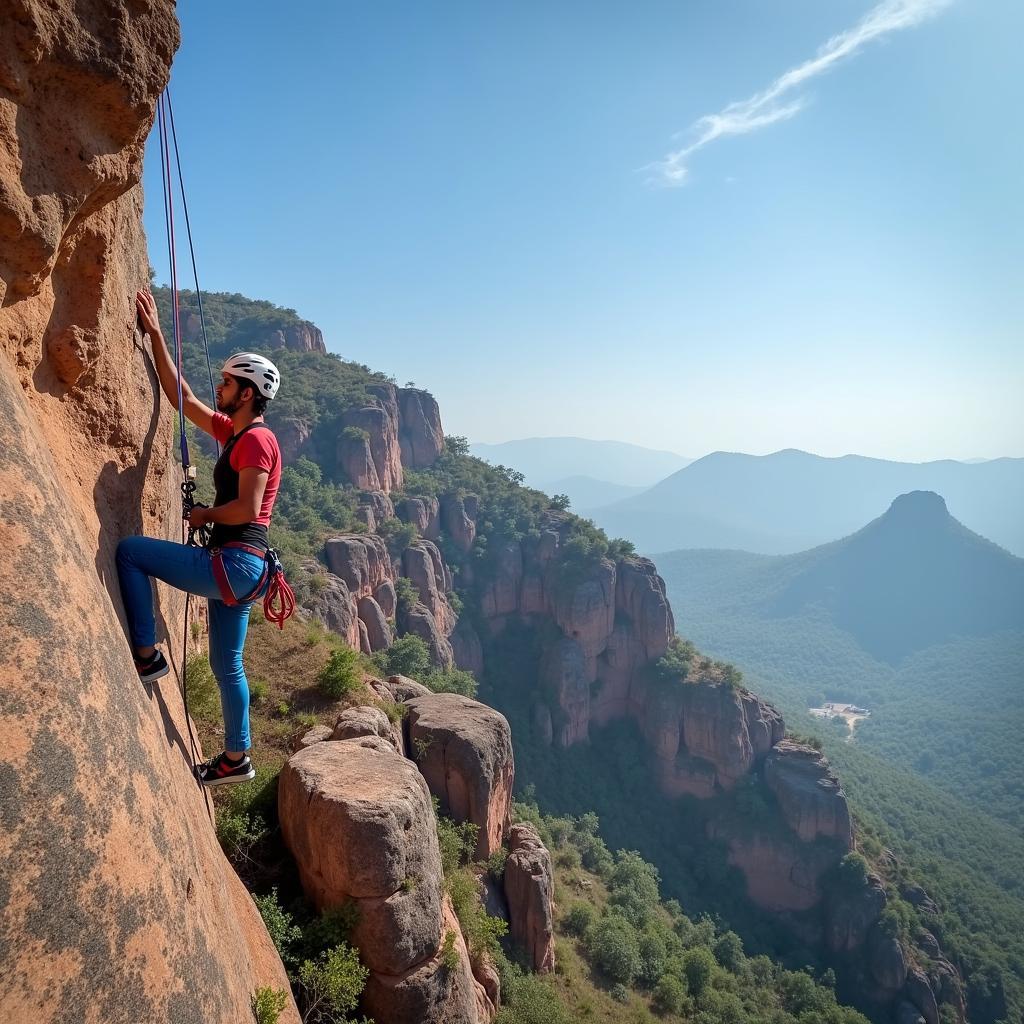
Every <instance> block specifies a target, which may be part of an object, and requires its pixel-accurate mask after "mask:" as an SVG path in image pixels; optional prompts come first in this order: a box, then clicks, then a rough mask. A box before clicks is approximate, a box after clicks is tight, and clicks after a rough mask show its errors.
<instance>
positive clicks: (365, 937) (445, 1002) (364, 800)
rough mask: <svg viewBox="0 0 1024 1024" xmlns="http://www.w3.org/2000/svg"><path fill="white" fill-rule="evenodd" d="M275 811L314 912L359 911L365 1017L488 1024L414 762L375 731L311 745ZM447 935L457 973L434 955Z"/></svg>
mask: <svg viewBox="0 0 1024 1024" xmlns="http://www.w3.org/2000/svg"><path fill="white" fill-rule="evenodd" d="M278 808H279V813H280V819H281V829H282V833H283V835H284V839H285V842H286V843H287V844H288V847H289V849H290V850H291V851H292V854H293V855H294V857H295V861H296V864H297V865H298V869H299V876H300V878H301V880H302V885H303V889H304V890H305V892H306V895H307V897H308V898H309V899H310V900H311V901H312V902H313V903H314V904H315V905H316V906H317V907H318V908H320V909H327V908H333V907H339V906H342V905H345V904H349V903H354V904H355V905H356V908H357V910H358V920H357V924H356V925H355V927H354V929H353V933H352V939H353V941H354V942H355V944H356V945H357V946H358V947H359V951H360V957H361V959H362V961H363V963H364V964H365V965H366V966H367V967H368V968H369V970H370V977H369V979H368V982H367V985H366V990H365V992H364V994H363V1005H364V1007H365V1009H366V1010H367V1012H368V1013H370V1014H372V1015H373V1016H374V1018H375V1019H377V1020H381V1021H386V1020H415V1021H423V1022H426V1024H446V1022H448V1021H458V1022H464V1024H478V1022H480V1021H481V1019H487V1018H481V1015H480V1011H479V1006H481V1005H486V1003H487V999H486V994H485V993H484V992H483V991H482V989H481V988H480V986H479V985H478V983H477V982H476V981H475V979H474V978H473V975H472V971H471V969H470V965H469V958H468V955H466V954H465V945H464V942H463V944H462V947H461V949H460V948H459V945H458V943H459V941H460V940H461V939H462V936H461V932H460V931H459V927H458V922H457V920H456V919H455V918H454V915H453V914H452V912H451V908H450V905H449V904H448V901H447V899H446V898H445V897H444V896H443V893H442V887H441V855H440V852H439V849H438V845H437V832H436V829H435V826H434V813H433V808H432V806H431V803H430V793H429V792H428V790H427V786H426V783H425V782H424V781H423V778H422V777H421V776H420V774H419V773H418V772H417V771H416V768H415V766H414V765H413V763H412V762H411V761H408V760H406V759H405V758H403V757H400V756H398V755H397V754H396V752H395V750H394V748H393V747H392V746H390V745H389V744H388V743H387V742H386V741H385V740H383V739H381V738H379V736H377V735H371V736H364V737H362V738H359V739H345V740H338V741H332V742H327V743H315V744H314V745H313V746H310V747H308V748H306V749H305V750H301V751H299V752H298V753H296V754H294V755H293V756H292V758H291V759H290V760H289V761H288V763H287V764H286V765H285V767H284V769H283V771H282V773H281V780H280V784H279V788H278ZM449 932H451V933H452V941H454V942H455V945H456V949H457V950H458V952H459V957H458V964H457V966H456V968H455V969H454V970H449V969H448V968H447V967H445V966H444V964H443V963H442V959H441V951H442V947H443V943H444V941H445V936H446V935H447V934H448V933H449Z"/></svg>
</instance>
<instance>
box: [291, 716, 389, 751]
mask: <svg viewBox="0 0 1024 1024" xmlns="http://www.w3.org/2000/svg"><path fill="white" fill-rule="evenodd" d="M318 728H320V729H323V728H324V726H319V727H318ZM308 735H309V734H308V733H307V736H308ZM363 736H377V737H378V738H380V739H382V740H384V742H385V743H388V744H390V746H392V747H393V748H394V751H395V753H396V754H404V753H405V744H404V742H403V739H402V730H401V729H399V728H398V726H397V725H395V723H394V722H392V721H391V719H389V718H388V716H387V715H385V714H384V712H383V711H381V709H380V708H378V707H374V706H373V705H371V704H360V705H358V706H357V707H354V708H346V709H345V710H344V711H342V713H341V714H340V715H339V716H338V718H337V720H336V721H335V723H334V728H333V729H329V730H328V736H327V737H326V738H328V739H332V740H354V739H359V738H361V737H363ZM309 745H310V744H308V743H307V744H306V746H309Z"/></svg>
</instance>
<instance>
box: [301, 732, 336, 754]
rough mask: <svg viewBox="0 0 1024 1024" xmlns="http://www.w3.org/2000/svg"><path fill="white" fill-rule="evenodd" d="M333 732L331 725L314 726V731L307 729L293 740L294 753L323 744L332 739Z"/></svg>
mask: <svg viewBox="0 0 1024 1024" xmlns="http://www.w3.org/2000/svg"><path fill="white" fill-rule="evenodd" d="M333 732H334V730H333V729H332V728H331V727H330V726H329V725H314V726H313V728H312V729H307V730H306V731H305V732H304V733H302V734H301V735H299V736H296V737H295V738H294V739H293V740H292V753H293V754H294V753H295V752H296V751H299V750H305V749H306V747H311V746H313V744H314V743H323V742H324V740H329V739H331V734H332V733H333Z"/></svg>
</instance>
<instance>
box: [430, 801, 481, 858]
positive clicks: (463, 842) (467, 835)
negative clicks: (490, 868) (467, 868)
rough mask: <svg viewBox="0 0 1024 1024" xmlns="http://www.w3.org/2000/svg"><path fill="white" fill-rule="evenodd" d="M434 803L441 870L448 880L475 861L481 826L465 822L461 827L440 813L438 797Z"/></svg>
mask: <svg viewBox="0 0 1024 1024" xmlns="http://www.w3.org/2000/svg"><path fill="white" fill-rule="evenodd" d="M432 802H433V805H434V818H435V822H436V825H437V843H438V846H440V848H441V869H442V870H443V872H444V876H445V878H447V877H448V875H449V874H451V873H452V872H454V871H457V870H458V869H459V868H460V867H461V866H462V864H464V863H468V862H469V861H471V860H472V859H473V854H474V853H475V852H476V840H477V836H478V835H479V832H480V826H479V825H474V824H473V822H471V821H464V822H462V824H461V825H457V824H456V823H455V822H454V821H452V819H451V818H447V817H445V816H444V815H443V814H441V813H440V812H439V810H438V807H439V806H440V801H439V800H438V799H437V797H436V796H435V797H433V798H432Z"/></svg>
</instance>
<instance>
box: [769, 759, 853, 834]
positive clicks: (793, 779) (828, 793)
mask: <svg viewBox="0 0 1024 1024" xmlns="http://www.w3.org/2000/svg"><path fill="white" fill-rule="evenodd" d="M764 779H765V784H766V785H767V786H768V788H769V789H770V790H771V791H772V792H773V793H774V794H775V797H776V799H777V800H778V801H779V807H780V808H781V809H782V813H783V816H784V817H785V819H786V822H787V823H788V824H789V827H790V828H792V829H793V831H794V832H796V834H797V835H798V836H799V837H800V838H801V839H802V840H804V841H805V842H813V841H814V840H815V839H817V838H818V837H819V836H825V837H834V838H835V839H837V840H839V842H840V843H842V844H843V846H844V848H845V849H846V850H852V849H853V826H852V824H851V822H850V808H849V806H848V805H847V803H846V794H845V793H843V790H842V787H841V786H840V785H839V779H838V778H836V775H835V773H834V772H833V771H832V769H831V768H830V767H829V764H828V761H826V760H825V757H824V756H823V755H822V754H821V753H820V752H819V751H817V750H815V749H814V748H813V747H807V746H804V745H802V744H800V743H793V742H791V741H790V740H783V741H782V742H780V743H778V744H776V746H775V749H774V750H773V751H772V753H771V754H770V755H769V756H768V757H767V758H766V759H765V764H764Z"/></svg>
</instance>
